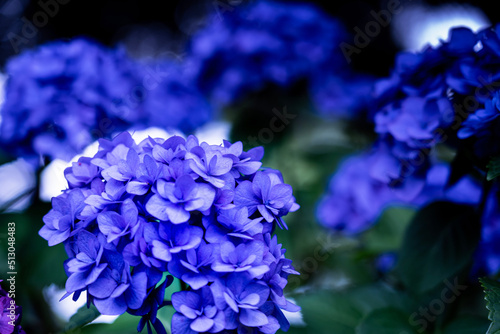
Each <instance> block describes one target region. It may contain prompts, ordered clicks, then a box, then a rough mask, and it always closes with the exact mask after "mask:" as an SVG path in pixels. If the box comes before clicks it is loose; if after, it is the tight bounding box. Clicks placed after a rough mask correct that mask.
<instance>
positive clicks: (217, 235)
mask: <svg viewBox="0 0 500 334" xmlns="http://www.w3.org/2000/svg"><path fill="white" fill-rule="evenodd" d="M249 216H250V215H249V214H248V208H247V207H241V208H239V209H236V208H233V209H229V210H221V211H220V213H219V216H218V217H217V221H218V222H219V224H217V223H215V222H212V223H209V224H207V225H208V226H206V229H207V233H206V235H205V238H206V239H207V241H209V242H214V243H217V242H219V241H221V240H222V239H223V238H224V237H225V236H230V237H234V238H242V239H249V240H252V239H253V236H255V235H256V234H259V233H262V231H263V228H264V227H263V225H262V223H261V221H262V219H263V218H262V217H259V218H255V219H250V218H249Z"/></svg>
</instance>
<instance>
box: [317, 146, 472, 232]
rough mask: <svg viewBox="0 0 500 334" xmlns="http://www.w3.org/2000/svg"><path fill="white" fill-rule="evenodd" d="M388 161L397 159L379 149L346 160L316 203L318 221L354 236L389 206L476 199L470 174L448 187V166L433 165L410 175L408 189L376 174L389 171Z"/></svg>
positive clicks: (367, 226)
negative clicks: (420, 173)
mask: <svg viewBox="0 0 500 334" xmlns="http://www.w3.org/2000/svg"><path fill="white" fill-rule="evenodd" d="M391 164H397V161H394V159H393V157H391V156H387V155H386V154H384V153H381V152H379V151H374V152H372V153H371V154H363V155H359V156H354V157H351V158H349V159H347V160H346V161H345V162H344V163H343V164H342V165H341V166H340V167H339V169H338V171H337V172H336V173H335V174H334V175H333V177H332V179H331V181H330V184H329V188H328V192H327V193H326V194H325V195H324V196H323V198H322V199H321V200H320V202H319V204H318V207H317V217H318V220H319V221H320V223H321V224H323V225H325V226H327V227H330V228H332V229H334V230H337V231H340V232H342V233H344V234H347V235H353V234H358V233H360V232H363V231H365V230H366V229H368V228H369V227H370V226H372V225H373V224H374V223H375V222H376V220H377V218H378V217H379V216H380V214H381V213H382V211H383V210H384V209H385V208H387V207H389V206H395V205H405V206H412V207H421V206H424V205H426V204H428V203H429V202H431V201H435V200H449V201H453V202H457V203H464V204H477V203H478V202H479V198H480V195H481V188H480V186H479V184H477V183H476V182H475V181H474V180H473V179H472V178H470V177H463V178H462V179H460V180H459V181H458V182H456V183H455V184H454V185H453V186H451V187H447V180H448V178H449V175H450V166H449V165H446V164H433V165H431V166H430V167H429V169H428V170H427V171H426V172H425V174H423V175H419V174H413V175H412V176H411V177H409V178H408V179H406V180H405V183H404V184H405V187H410V189H407V188H399V187H398V186H399V185H398V184H397V183H396V182H394V183H392V182H391V181H388V180H385V179H381V178H380V177H379V176H380V175H377V173H380V171H381V170H385V171H386V172H387V171H390V170H391ZM383 166H385V168H384V167H383ZM388 177H390V176H388Z"/></svg>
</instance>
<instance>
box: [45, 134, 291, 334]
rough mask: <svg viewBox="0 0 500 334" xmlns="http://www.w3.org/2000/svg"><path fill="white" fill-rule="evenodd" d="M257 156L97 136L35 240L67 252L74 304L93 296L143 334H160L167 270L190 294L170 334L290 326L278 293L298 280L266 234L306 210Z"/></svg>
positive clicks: (181, 301)
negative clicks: (153, 332)
mask: <svg viewBox="0 0 500 334" xmlns="http://www.w3.org/2000/svg"><path fill="white" fill-rule="evenodd" d="M262 156H263V149H262V148H261V147H258V148H254V149H251V150H250V151H248V152H244V151H243V145H242V143H241V142H237V143H234V144H231V143H229V142H227V141H225V142H224V143H223V145H220V146H217V145H209V144H207V143H204V142H203V143H199V141H198V139H197V138H196V137H194V136H189V137H188V138H187V139H184V138H182V137H180V136H172V137H170V138H168V139H166V140H164V139H159V138H157V139H153V138H151V137H149V138H147V139H145V140H143V141H142V142H140V143H138V144H137V143H135V142H134V141H133V139H132V138H131V136H130V134H129V133H128V132H124V133H122V134H120V135H118V136H117V137H115V138H114V139H113V140H104V139H101V140H100V149H99V151H98V153H97V154H96V155H95V156H94V157H92V158H88V157H82V158H80V159H79V161H78V162H76V163H74V164H73V165H72V166H71V167H69V168H68V169H67V170H66V171H65V175H66V178H67V180H68V185H69V189H67V190H66V191H65V192H64V193H62V194H61V195H59V196H58V197H55V198H53V199H52V205H53V208H52V210H51V211H50V212H49V213H48V214H47V215H45V217H44V222H45V226H44V227H42V229H41V230H40V232H39V233H40V235H41V236H42V237H43V238H45V239H47V240H48V242H49V245H56V244H59V243H63V244H64V246H65V248H66V251H67V253H68V256H69V259H68V260H67V261H66V262H65V265H64V266H65V270H66V273H67V275H68V280H67V282H66V290H67V296H69V295H71V294H72V293H74V295H73V298H78V296H79V295H80V294H81V293H82V292H86V294H87V298H88V300H89V301H90V302H92V303H93V304H94V305H95V306H96V307H97V309H98V310H99V311H100V312H101V313H102V314H108V315H118V314H122V313H124V312H129V313H131V314H135V315H139V316H141V317H142V318H141V319H142V320H141V322H140V323H139V327H138V328H139V329H140V330H142V328H144V326H145V325H146V324H148V328H150V325H153V327H154V328H156V329H157V331H158V329H159V328H163V327H162V326H161V324H160V323H159V320H158V319H157V317H156V312H157V310H158V308H160V307H162V306H164V305H166V304H168V303H169V302H168V301H165V300H163V297H164V296H163V295H162V293H164V291H165V287H166V286H167V285H169V284H170V283H171V282H172V279H171V278H169V277H171V276H167V278H165V279H164V273H166V272H168V273H170V274H171V275H173V276H174V277H177V278H178V279H180V280H182V281H183V282H185V283H187V284H189V287H190V288H189V290H187V291H181V292H177V293H175V294H174V295H173V297H172V301H171V302H172V304H173V306H174V308H175V309H176V311H177V312H178V313H176V314H175V315H174V318H173V322H172V329H173V333H197V332H210V333H218V332H223V331H235V330H238V331H241V330H243V328H245V329H246V330H250V331H252V332H255V333H274V332H276V331H277V330H278V329H279V328H281V329H287V328H288V326H289V325H288V322H287V320H286V318H285V317H284V315H283V312H282V310H288V311H296V310H298V308H297V307H296V306H295V305H294V304H292V303H290V302H289V301H288V300H286V298H285V297H284V294H283V289H284V287H285V286H286V283H287V277H288V275H290V274H298V273H297V272H296V271H295V270H294V269H293V267H292V265H291V261H290V260H288V259H286V258H285V255H284V254H285V251H286V250H285V249H282V248H281V245H280V244H278V242H277V238H276V236H274V237H273V236H272V235H271V234H272V233H273V231H274V228H275V226H276V225H278V226H280V227H284V228H286V227H287V225H286V224H285V222H284V221H283V219H282V217H283V216H285V215H287V214H288V213H289V212H293V211H295V210H297V209H298V208H299V206H298V204H296V203H295V198H294V197H293V195H292V189H291V187H290V186H289V185H287V184H285V183H284V182H283V177H282V176H281V173H279V172H278V171H275V170H272V169H264V168H262V163H261V162H260V159H262ZM160 330H161V329H160Z"/></svg>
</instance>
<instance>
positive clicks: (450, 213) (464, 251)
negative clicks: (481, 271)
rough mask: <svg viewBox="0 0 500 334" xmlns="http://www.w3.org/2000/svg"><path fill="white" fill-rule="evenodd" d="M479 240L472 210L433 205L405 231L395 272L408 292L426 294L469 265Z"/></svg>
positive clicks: (474, 214) (456, 206)
mask: <svg viewBox="0 0 500 334" xmlns="http://www.w3.org/2000/svg"><path fill="white" fill-rule="evenodd" d="M479 237H480V224H479V218H478V216H477V214H476V213H475V210H474V209H473V208H472V207H470V206H466V205H459V204H455V203H450V202H434V203H432V204H430V205H428V206H426V207H425V208H423V209H421V210H420V211H419V212H418V213H417V214H416V216H415V218H414V219H413V221H412V222H411V224H410V226H409V228H408V229H407V231H406V234H405V237H404V241H403V246H402V248H401V250H400V253H399V259H398V263H397V265H396V272H397V273H398V274H399V276H400V278H401V279H402V281H403V283H404V284H405V285H406V286H407V287H408V288H409V289H411V290H412V291H416V292H417V293H422V292H425V291H429V290H431V289H432V288H434V287H436V286H437V285H438V284H441V283H442V282H443V281H444V280H445V279H447V278H449V277H451V276H452V275H456V274H457V273H458V272H459V271H461V270H462V269H464V268H465V267H466V266H467V265H468V264H469V263H470V261H471V258H472V255H473V253H474V251H475V248H476V246H477V243H478V241H479Z"/></svg>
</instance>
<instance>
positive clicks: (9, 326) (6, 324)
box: [0, 280, 26, 334]
mask: <svg viewBox="0 0 500 334" xmlns="http://www.w3.org/2000/svg"><path fill="white" fill-rule="evenodd" d="M0 282H2V280H0ZM0 310H1V313H0V333H2V334H26V332H25V331H24V330H23V329H22V327H21V318H22V314H21V313H22V309H21V306H19V305H16V303H15V301H14V299H12V298H10V296H9V294H8V293H7V291H5V290H4V289H3V288H2V287H1V286H0Z"/></svg>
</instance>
